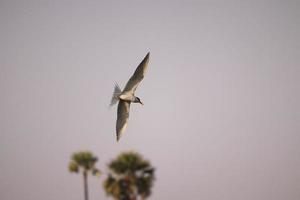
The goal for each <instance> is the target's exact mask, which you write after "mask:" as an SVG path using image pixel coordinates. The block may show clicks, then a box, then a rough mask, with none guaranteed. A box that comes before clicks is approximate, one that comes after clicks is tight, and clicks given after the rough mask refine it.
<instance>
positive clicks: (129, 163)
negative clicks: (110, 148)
mask: <svg viewBox="0 0 300 200" xmlns="http://www.w3.org/2000/svg"><path fill="white" fill-rule="evenodd" d="M108 167H109V170H110V173H109V175H108V178H107V179H106V180H105V181H104V189H105V190H106V193H107V195H109V196H112V197H114V198H115V199H117V200H136V199H137V198H138V197H141V198H142V199H146V198H147V197H148V196H150V194H151V188H152V185H153V181H154V179H155V176H154V168H153V167H152V166H151V164H150V162H149V161H147V160H144V159H143V158H142V156H141V155H139V154H138V153H135V152H125V153H122V154H120V155H119V156H118V157H117V158H116V159H115V160H113V161H111V162H110V163H109V164H108Z"/></svg>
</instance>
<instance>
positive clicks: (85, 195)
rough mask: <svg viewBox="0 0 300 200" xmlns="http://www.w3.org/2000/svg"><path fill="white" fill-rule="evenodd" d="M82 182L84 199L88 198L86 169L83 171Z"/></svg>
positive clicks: (87, 199)
mask: <svg viewBox="0 0 300 200" xmlns="http://www.w3.org/2000/svg"><path fill="white" fill-rule="evenodd" d="M83 184H84V199H85V200H89V194H88V183H87V172H86V171H84V172H83Z"/></svg>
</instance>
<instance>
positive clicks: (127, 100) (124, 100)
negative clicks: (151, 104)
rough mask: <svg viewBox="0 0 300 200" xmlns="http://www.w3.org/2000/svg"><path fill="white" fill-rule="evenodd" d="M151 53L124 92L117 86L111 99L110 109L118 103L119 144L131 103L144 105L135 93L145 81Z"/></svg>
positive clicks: (137, 69) (117, 132)
mask: <svg viewBox="0 0 300 200" xmlns="http://www.w3.org/2000/svg"><path fill="white" fill-rule="evenodd" d="M149 57H150V52H148V53H147V55H146V56H145V57H144V59H143V60H142V62H141V63H140V64H139V65H138V67H137V68H136V70H135V72H134V73H133V75H132V76H131V77H130V79H129V80H128V82H127V83H126V86H125V87H124V89H123V90H121V89H120V86H119V85H118V83H116V84H115V88H114V92H113V95H112V98H111V102H110V107H112V106H113V105H114V104H116V103H117V102H119V103H118V111H117V122H116V135H117V142H118V141H119V140H120V138H121V135H122V134H123V133H124V131H125V129H126V127H127V124H128V119H129V111H130V104H131V103H140V104H141V105H144V104H143V102H142V101H141V99H140V98H139V97H137V96H135V94H134V93H135V91H136V89H137V87H138V85H139V83H140V82H141V81H142V80H143V78H144V76H145V73H146V71H147V67H148V63H149Z"/></svg>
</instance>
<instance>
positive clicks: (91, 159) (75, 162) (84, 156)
mask: <svg viewBox="0 0 300 200" xmlns="http://www.w3.org/2000/svg"><path fill="white" fill-rule="evenodd" d="M97 161H98V158H97V157H96V156H94V155H93V154H92V153H91V152H89V151H82V152H77V153H74V154H73V155H72V157H71V161H70V163H69V171H70V172H74V173H79V172H82V174H83V183H84V199H85V200H88V199H89V196H88V182H87V178H88V173H89V172H91V173H92V174H93V175H100V171H99V169H97V168H96V167H95V164H96V162H97Z"/></svg>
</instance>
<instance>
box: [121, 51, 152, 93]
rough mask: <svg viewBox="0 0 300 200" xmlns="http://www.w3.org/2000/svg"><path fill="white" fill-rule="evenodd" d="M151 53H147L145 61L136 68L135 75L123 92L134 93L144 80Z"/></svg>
mask: <svg viewBox="0 0 300 200" xmlns="http://www.w3.org/2000/svg"><path fill="white" fill-rule="evenodd" d="M149 56H150V53H147V55H146V56H145V58H144V59H143V61H142V62H141V63H140V64H139V66H138V67H137V68H136V70H135V72H134V74H133V75H132V76H131V77H130V79H129V81H128V82H127V84H126V86H125V88H124V90H123V92H125V91H128V92H132V93H134V92H135V90H136V88H137V86H138V85H139V83H140V82H141V81H142V80H143V78H144V75H145V72H146V70H147V66H148V62H149Z"/></svg>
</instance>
